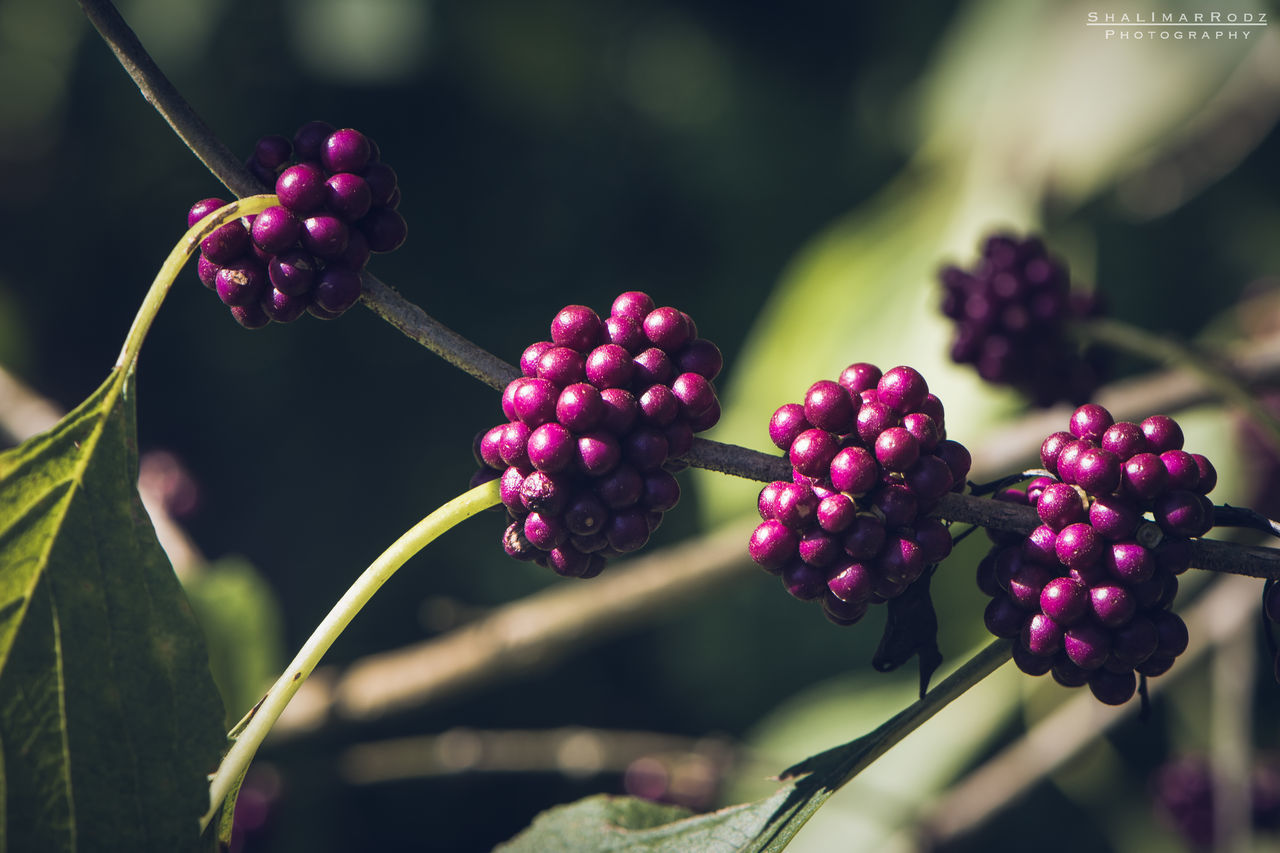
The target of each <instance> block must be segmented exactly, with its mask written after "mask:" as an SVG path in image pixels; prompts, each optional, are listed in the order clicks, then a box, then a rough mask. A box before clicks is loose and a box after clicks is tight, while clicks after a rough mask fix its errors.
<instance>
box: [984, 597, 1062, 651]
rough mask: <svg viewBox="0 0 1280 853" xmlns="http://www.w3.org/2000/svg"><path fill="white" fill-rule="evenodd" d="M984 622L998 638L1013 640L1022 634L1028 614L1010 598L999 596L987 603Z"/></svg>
mask: <svg viewBox="0 0 1280 853" xmlns="http://www.w3.org/2000/svg"><path fill="white" fill-rule="evenodd" d="M1046 618H1047V617H1046ZM982 621H983V624H985V625H986V627H987V630H988V631H990V632H991V633H992V634H994V635H996V636H997V637H1004V638H1011V637H1017V636H1018V635H1019V634H1021V633H1022V631H1023V629H1024V628H1025V627H1026V625H1027V622H1028V617H1027V612H1026V611H1025V610H1023V609H1022V608H1021V607H1019V606H1018V605H1016V604H1014V603H1013V601H1012V600H1010V599H1009V597H1008V596H1006V595H998V596H996V597H995V598H993V599H991V600H990V601H989V602H987V607H986V610H984V611H983V614H982ZM1024 648H1025V646H1024Z"/></svg>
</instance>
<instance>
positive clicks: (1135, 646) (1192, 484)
mask: <svg viewBox="0 0 1280 853" xmlns="http://www.w3.org/2000/svg"><path fill="white" fill-rule="evenodd" d="M1182 445H1183V436H1182V430H1181V428H1180V427H1179V426H1178V424H1177V422H1176V421H1174V419H1173V418H1170V417H1168V416H1166V415H1153V416H1152V417H1149V418H1147V419H1146V420H1144V421H1142V423H1141V424H1135V423H1130V422H1127V421H1121V422H1118V423H1117V422H1115V421H1114V420H1113V419H1112V417H1111V414H1110V413H1109V412H1108V411H1107V410H1106V409H1104V408H1103V407H1102V406H1099V405H1096V404H1092V403H1089V404H1085V405H1083V406H1080V407H1079V408H1078V409H1076V410H1075V412H1074V413H1073V414H1072V415H1071V420H1070V431H1062V432H1056V433H1054V434H1052V435H1050V436H1049V437H1048V438H1046V439H1045V441H1044V443H1043V445H1042V446H1041V451H1040V458H1041V462H1043V463H1044V466H1045V468H1046V469H1047V470H1048V472H1049V474H1050V475H1051V476H1047V477H1037V478H1035V479H1033V480H1031V482H1030V483H1029V484H1028V486H1027V489H1026V491H1025V492H1023V491H1019V490H1016V489H1011V490H1007V491H1005V492H1003V493H1002V494H1001V495H999V496H998V497H999V498H1001V499H1004V500H1009V501H1013V502H1016V503H1023V504H1026V505H1029V506H1032V507H1034V508H1035V510H1036V512H1037V514H1038V516H1039V518H1040V521H1041V524H1040V526H1039V527H1037V528H1036V529H1035V530H1033V531H1032V532H1031V533H1030V534H1029V535H1027V536H1017V535H1009V534H993V535H992V539H993V540H994V541H995V543H996V545H995V547H994V548H993V549H992V550H991V552H990V553H989V554H988V555H987V557H986V558H984V559H983V560H982V562H981V563H980V564H979V567H978V586H979V587H980V588H981V589H982V591H983V592H985V593H986V594H987V595H989V596H991V602H990V604H988V606H987V609H986V613H985V621H986V625H987V628H988V629H989V630H990V631H991V632H992V633H993V634H995V635H996V636H998V637H1016V638H1018V639H1017V641H1016V642H1015V644H1014V653H1013V659H1014V662H1015V663H1016V664H1017V666H1018V668H1019V669H1021V670H1022V671H1023V672H1026V673H1028V674H1031V675H1043V674H1045V673H1046V672H1052V674H1053V677H1054V679H1055V680H1057V681H1058V682H1059V683H1060V684H1063V685H1065V686H1068V687H1080V686H1083V685H1085V684H1088V686H1089V688H1090V690H1091V691H1092V692H1093V694H1094V695H1095V696H1096V697H1097V698H1098V699H1099V700H1101V701H1102V702H1105V703H1107V704H1111V705H1119V704H1123V703H1124V702H1126V701H1128V700H1129V698H1130V697H1132V696H1133V694H1134V691H1135V690H1136V689H1137V675H1143V676H1157V675H1161V674H1162V673H1164V672H1166V671H1167V670H1168V669H1169V667H1171V666H1172V665H1173V661H1174V659H1175V658H1176V657H1177V656H1178V655H1179V654H1181V653H1182V652H1183V651H1184V650H1185V649H1186V646H1187V640H1188V637H1187V629H1186V626H1185V625H1184V624H1183V622H1182V620H1181V619H1180V618H1178V616H1177V615H1176V614H1175V613H1173V612H1172V611H1171V610H1170V605H1171V604H1172V602H1173V599H1174V596H1175V595H1176V594H1177V591H1178V579H1177V576H1178V575H1180V574H1182V573H1183V572H1184V571H1186V570H1187V568H1189V566H1190V565H1191V554H1192V549H1191V541H1190V540H1191V539H1192V538H1195V537H1199V536H1202V535H1204V534H1205V533H1207V532H1208V531H1209V529H1210V527H1212V525H1213V505H1212V504H1211V503H1210V502H1209V500H1208V498H1206V497H1205V495H1206V494H1207V493H1208V492H1209V491H1211V490H1212V489H1213V487H1214V485H1215V484H1216V483H1217V472H1216V471H1215V470H1214V468H1213V465H1212V463H1210V462H1209V460H1208V459H1207V458H1205V457H1204V456H1202V455H1200V454H1192V453H1188V452H1186V451H1185V450H1183V449H1182ZM1148 516H1150V518H1148Z"/></svg>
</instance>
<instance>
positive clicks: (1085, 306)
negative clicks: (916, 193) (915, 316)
mask: <svg viewBox="0 0 1280 853" xmlns="http://www.w3.org/2000/svg"><path fill="white" fill-rule="evenodd" d="M941 278H942V286H943V300H942V313H943V314H945V315H946V316H947V317H949V318H951V319H952V320H953V321H954V322H955V332H954V336H953V338H952V341H951V358H952V360H953V361H955V362H957V363H958V364H972V365H973V366H974V367H975V368H977V371H978V374H979V375H980V376H982V378H983V379H985V380H987V381H988V382H992V383H996V384H1000V385H1011V386H1013V387H1014V388H1016V389H1017V390H1019V391H1020V392H1022V393H1023V394H1025V395H1026V396H1027V397H1029V398H1030V399H1031V400H1032V401H1033V402H1034V403H1035V404H1036V405H1039V406H1049V405H1051V404H1053V403H1055V402H1057V401H1058V400H1067V401H1069V402H1072V403H1083V402H1084V401H1086V400H1088V399H1089V397H1090V396H1092V394H1093V391H1094V389H1095V388H1096V387H1097V386H1098V383H1099V381H1100V378H1101V377H1100V375H1099V374H1100V365H1099V364H1098V363H1097V356H1096V355H1095V354H1094V353H1092V352H1088V351H1086V352H1083V353H1082V352H1081V351H1080V349H1079V347H1078V346H1077V345H1076V344H1075V343H1074V342H1072V341H1071V340H1070V339H1069V338H1068V336H1067V326H1068V325H1069V324H1070V323H1071V322H1073V321H1075V320H1078V319H1081V318H1083V317H1089V316H1093V315H1095V314H1097V313H1098V310H1099V303H1098V300H1097V298H1096V297H1095V296H1093V295H1092V294H1086V293H1080V292H1072V290H1071V279H1070V277H1069V276H1068V274H1067V269H1066V267H1065V266H1064V265H1063V264H1062V263H1061V262H1060V261H1058V260H1057V259H1055V258H1052V257H1050V256H1049V254H1048V252H1047V251H1046V250H1045V247H1044V244H1043V243H1041V242H1040V240H1038V239H1036V238H1034V237H1029V238H1027V239H1023V240H1019V239H1018V238H1017V237H1014V236H1012V235H1009V234H997V235H994V236H992V237H989V238H988V239H987V241H986V244H985V246H984V248H983V252H982V258H981V260H979V261H978V263H977V265H976V266H975V267H974V268H973V269H972V270H963V269H960V268H959V267H955V266H949V267H946V268H945V269H943V270H942V273H941Z"/></svg>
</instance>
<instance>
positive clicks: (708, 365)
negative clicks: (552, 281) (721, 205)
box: [473, 291, 723, 577]
mask: <svg viewBox="0 0 1280 853" xmlns="http://www.w3.org/2000/svg"><path fill="white" fill-rule="evenodd" d="M722 366H723V359H722V357H721V355H720V350H719V349H718V348H717V347H716V345H715V344H713V343H711V341H708V340H706V339H704V338H700V337H698V329H697V327H696V326H695V325H694V323H693V320H692V319H691V318H690V317H689V315H687V314H685V313H684V312H682V311H679V310H677V309H675V308H671V307H666V306H664V307H658V306H657V305H655V304H654V301H653V299H651V298H650V297H649V296H648V295H647V294H644V293H640V292H637V291H631V292H627V293H623V294H621V295H620V296H618V298H617V299H615V300H614V302H613V307H612V312H611V313H610V315H609V316H608V317H607V318H606V319H603V320H602V319H601V318H600V316H599V315H597V314H596V312H595V311H593V310H591V309H590V308H587V307H586V306H583V305H570V306H568V307H566V308H563V309H561V311H560V312H559V313H558V314H556V316H555V319H554V320H552V321H551V340H549V341H539V342H537V343H535V344H532V345H530V346H529V347H528V348H527V349H525V351H524V354H523V355H522V356H521V357H520V369H521V372H522V373H523V374H524V375H523V376H522V377H520V378H518V379H515V380H513V381H512V382H511V383H510V384H508V385H507V387H506V390H505V391H503V393H502V412H503V414H504V415H506V417H507V422H506V423H503V424H499V425H498V426H495V427H493V428H492V429H490V430H489V431H487V432H485V433H482V434H481V435H478V436H477V437H476V445H475V448H474V450H475V454H476V460H477V462H479V463H480V464H481V465H482V466H483V467H482V469H481V470H480V471H479V472H477V474H476V477H475V478H473V483H479V482H483V481H485V480H487V479H493V478H496V477H501V479H502V503H503V504H504V505H505V506H506V508H507V512H508V514H509V515H510V518H511V523H510V524H509V525H508V526H507V529H506V531H505V532H504V533H503V536H502V546H503V549H504V550H505V551H506V552H507V554H509V555H510V556H512V557H515V558H516V559H519V560H533V561H534V562H536V563H538V564H539V565H545V566H549V567H550V568H551V569H552V570H554V571H555V572H556V573H557V574H560V575H564V576H567V577H594V576H595V575H597V574H599V573H600V571H601V569H603V568H604V564H605V560H606V559H607V558H609V557H612V556H615V555H618V554H626V553H629V552H631V551H635V550H637V549H639V548H641V547H643V546H644V544H645V542H647V541H648V539H649V535H650V534H651V533H652V532H653V531H654V530H655V529H657V527H658V525H659V524H660V523H661V522H662V515H663V513H664V512H665V511H666V510H668V509H670V508H671V507H673V506H675V504H676V501H678V500H679V499H680V486H679V484H678V483H677V482H676V480H675V477H674V476H672V474H673V472H674V471H677V470H679V469H680V468H682V467H684V464H683V463H681V462H680V461H679V460H678V457H680V456H683V455H684V454H685V453H687V452H688V451H689V448H690V447H691V446H692V444H693V436H694V433H696V432H701V431H702V430H705V429H710V428H711V427H712V426H714V425H715V423H716V421H718V420H719V419H720V403H719V400H718V399H717V398H716V393H715V388H714V387H713V386H712V384H711V382H712V380H713V379H715V377H716V375H717V374H719V372H720V368H721V367H722Z"/></svg>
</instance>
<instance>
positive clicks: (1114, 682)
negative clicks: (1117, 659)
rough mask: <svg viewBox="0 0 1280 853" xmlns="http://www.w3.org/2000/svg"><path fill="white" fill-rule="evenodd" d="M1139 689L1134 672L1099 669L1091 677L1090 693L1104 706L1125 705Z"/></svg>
mask: <svg viewBox="0 0 1280 853" xmlns="http://www.w3.org/2000/svg"><path fill="white" fill-rule="evenodd" d="M1137 689H1138V681H1137V678H1136V677H1135V676H1134V674H1133V673H1132V672H1111V671H1110V670H1107V669H1099V670H1096V671H1094V672H1093V674H1092V675H1090V676H1089V692H1091V693H1092V694H1093V695H1094V697H1095V698H1096V699H1097V700H1098V701H1099V702H1102V703H1103V704H1104V705H1123V704H1124V703H1125V702H1128V701H1129V700H1130V699H1131V698H1133V694H1134V692H1135V691H1136V690H1137Z"/></svg>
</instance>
